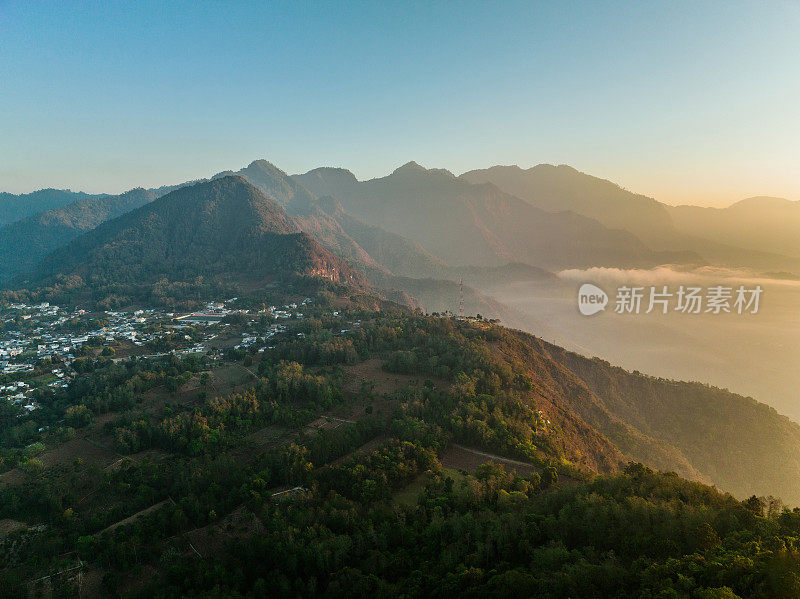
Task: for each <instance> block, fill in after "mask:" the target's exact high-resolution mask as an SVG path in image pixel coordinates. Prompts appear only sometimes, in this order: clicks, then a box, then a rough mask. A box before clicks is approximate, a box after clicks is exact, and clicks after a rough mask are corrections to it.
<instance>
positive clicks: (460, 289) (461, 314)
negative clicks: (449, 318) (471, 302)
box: [458, 277, 464, 318]
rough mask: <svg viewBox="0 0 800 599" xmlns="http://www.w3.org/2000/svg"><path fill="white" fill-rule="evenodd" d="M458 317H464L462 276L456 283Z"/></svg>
mask: <svg viewBox="0 0 800 599" xmlns="http://www.w3.org/2000/svg"><path fill="white" fill-rule="evenodd" d="M458 317H459V318H464V278H463V277H462V278H461V281H460V282H459V284H458Z"/></svg>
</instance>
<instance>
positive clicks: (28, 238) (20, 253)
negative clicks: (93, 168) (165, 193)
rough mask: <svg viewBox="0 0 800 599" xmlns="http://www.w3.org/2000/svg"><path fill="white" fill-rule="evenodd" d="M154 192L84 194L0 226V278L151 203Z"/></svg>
mask: <svg viewBox="0 0 800 599" xmlns="http://www.w3.org/2000/svg"><path fill="white" fill-rule="evenodd" d="M155 198H156V194H155V193H153V192H152V191H149V190H145V189H132V190H131V191H128V192H126V193H123V194H120V195H118V196H113V195H107V196H98V197H84V198H81V199H78V200H75V201H74V202H72V203H70V204H67V205H66V206H61V207H59V208H54V209H52V210H45V211H43V212H39V213H37V214H34V215H33V216H29V217H28V218H25V219H23V220H19V221H17V222H13V223H9V224H6V225H4V226H2V227H0V255H3V256H5V257H6V259H5V260H4V261H3V263H2V264H0V280H3V279H7V278H9V277H12V276H14V275H17V274H19V273H21V272H25V271H27V270H31V269H33V268H34V267H35V266H36V265H37V264H38V262H39V261H40V260H41V259H42V258H43V257H44V256H46V255H47V254H48V253H50V252H51V251H53V250H55V249H57V248H59V247H62V246H64V245H66V244H67V243H68V242H69V241H70V240H72V239H74V238H75V237H77V236H78V235H80V234H81V233H84V232H86V231H90V230H91V229H93V228H95V227H96V226H98V225H99V224H100V223H103V222H105V221H107V220H109V219H112V218H116V217H117V216H120V215H122V214H124V213H126V212H128V211H130V210H133V209H135V208H138V207H139V206H143V205H144V204H147V203H148V202H152V201H153V200H154V199H155Z"/></svg>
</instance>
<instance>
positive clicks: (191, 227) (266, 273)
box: [22, 176, 361, 288]
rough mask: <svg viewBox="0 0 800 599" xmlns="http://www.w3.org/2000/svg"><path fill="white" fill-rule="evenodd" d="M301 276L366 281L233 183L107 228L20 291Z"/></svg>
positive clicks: (176, 196)
mask: <svg viewBox="0 0 800 599" xmlns="http://www.w3.org/2000/svg"><path fill="white" fill-rule="evenodd" d="M298 274H299V275H319V276H322V277H325V278H328V279H330V280H334V281H342V282H344V281H347V282H348V283H351V284H354V285H358V284H359V282H360V281H361V278H360V277H359V276H358V275H357V274H356V273H355V272H354V271H353V270H352V269H351V268H350V267H349V266H348V265H347V264H346V263H344V262H343V261H341V260H340V259H338V258H336V257H335V256H333V255H332V254H331V253H330V252H328V251H327V250H325V249H324V248H322V247H321V246H320V245H319V244H318V243H317V242H315V241H314V240H313V239H312V238H310V237H309V236H308V235H307V234H305V233H302V232H301V231H300V229H299V228H298V226H297V224H296V223H295V222H294V221H293V220H292V218H291V217H290V216H289V215H288V214H287V213H286V211H285V210H283V208H281V207H280V206H278V205H276V204H275V203H273V202H272V201H270V200H268V199H267V198H266V197H265V196H264V195H263V194H262V193H261V192H260V191H258V190H257V189H256V188H255V187H253V186H252V185H250V184H249V183H247V182H246V181H244V180H243V179H242V178H240V177H236V176H232V177H223V178H220V179H217V180H214V181H210V182H204V183H199V184H196V185H193V186H189V187H183V188H181V189H178V190H176V191H174V192H172V193H169V194H167V195H165V196H163V197H162V198H159V199H158V200H156V201H154V202H151V203H149V204H147V205H145V206H143V207H141V208H139V209H137V210H133V211H131V212H128V213H126V214H124V215H122V216H120V217H118V218H116V219H112V220H110V221H106V222H105V223H103V224H101V225H100V226H98V227H97V228H95V229H93V230H92V231H90V232H88V233H86V234H84V235H82V236H80V237H78V238H76V239H74V240H73V241H72V242H70V243H69V244H68V245H67V246H66V249H65V250H64V251H58V252H56V253H53V254H51V255H49V256H48V257H47V258H45V259H44V260H43V261H42V263H41V265H40V267H39V269H38V270H37V271H36V272H35V273H34V274H33V275H32V276H31V277H29V278H27V279H26V280H23V281H22V283H23V284H25V285H41V284H46V283H48V282H49V281H54V280H56V279H57V278H59V277H61V278H63V277H75V276H78V277H80V279H81V280H83V281H84V282H85V283H86V284H88V285H90V286H92V287H98V286H100V287H114V286H122V287H126V286H130V287H132V288H146V287H148V286H152V285H153V284H155V283H156V282H158V281H160V280H162V279H166V280H167V281H170V282H174V281H187V282H188V281H196V280H197V279H198V277H203V278H205V279H208V280H219V281H228V282H248V283H257V282H259V281H262V282H263V281H269V280H270V279H273V278H275V277H279V278H280V277H284V276H290V275H298Z"/></svg>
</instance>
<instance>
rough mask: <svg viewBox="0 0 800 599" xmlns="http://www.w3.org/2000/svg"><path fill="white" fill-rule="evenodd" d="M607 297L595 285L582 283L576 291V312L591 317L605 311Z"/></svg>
mask: <svg viewBox="0 0 800 599" xmlns="http://www.w3.org/2000/svg"><path fill="white" fill-rule="evenodd" d="M607 305H608V295H606V292H605V291H603V290H602V289H600V288H599V287H598V286H597V285H592V284H591V283H584V284H583V285H581V288H580V289H578V310H580V312H581V314H583V315H584V316H591V315H592V314H597V313H598V312H602V311H603V310H605V309H606V306H607Z"/></svg>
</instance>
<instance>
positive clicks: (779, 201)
mask: <svg viewBox="0 0 800 599" xmlns="http://www.w3.org/2000/svg"><path fill="white" fill-rule="evenodd" d="M796 206H800V204H799V203H798V202H793V201H792V200H787V199H786V198H775V197H771V196H756V197H753V198H745V199H744V200H740V201H738V202H735V203H734V204H731V205H730V206H729V208H738V209H755V210H776V209H782V208H793V207H796Z"/></svg>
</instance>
